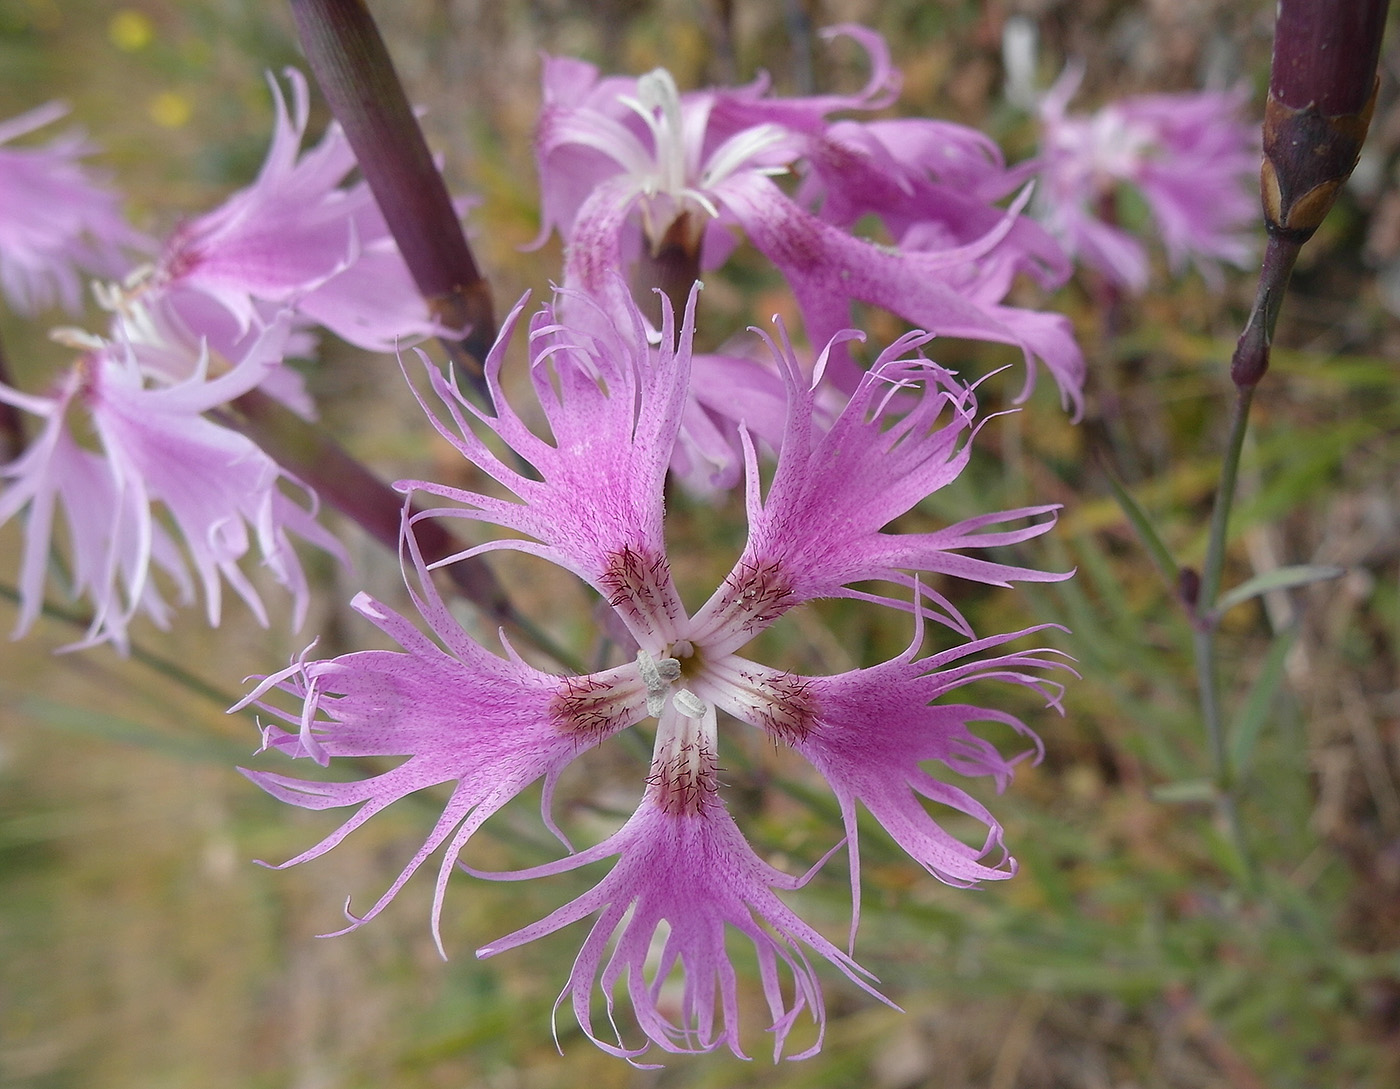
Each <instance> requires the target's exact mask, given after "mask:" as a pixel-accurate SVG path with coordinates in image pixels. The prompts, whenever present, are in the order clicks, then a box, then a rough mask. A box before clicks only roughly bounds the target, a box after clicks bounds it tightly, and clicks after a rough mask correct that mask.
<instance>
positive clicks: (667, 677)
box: [637, 650, 681, 718]
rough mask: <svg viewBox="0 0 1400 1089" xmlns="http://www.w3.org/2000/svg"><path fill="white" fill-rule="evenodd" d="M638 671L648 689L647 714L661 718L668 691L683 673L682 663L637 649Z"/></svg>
mask: <svg viewBox="0 0 1400 1089" xmlns="http://www.w3.org/2000/svg"><path fill="white" fill-rule="evenodd" d="M637 672H639V673H640V674H641V675H642V684H643V685H644V686H645V687H646V690H647V714H649V715H651V716H652V717H653V718H659V717H660V715H661V712H662V711H664V710H665V709H666V693H667V691H668V690H669V689H670V687H671V682H672V681H674V680H675V679H676V678H678V677H679V676H680V675H681V664H680V662H678V661H676V660H675V659H674V658H662V659H660V660H657V659H656V658H653V657H652V656H651V655H650V654H648V653H647V652H646V651H644V650H639V651H637Z"/></svg>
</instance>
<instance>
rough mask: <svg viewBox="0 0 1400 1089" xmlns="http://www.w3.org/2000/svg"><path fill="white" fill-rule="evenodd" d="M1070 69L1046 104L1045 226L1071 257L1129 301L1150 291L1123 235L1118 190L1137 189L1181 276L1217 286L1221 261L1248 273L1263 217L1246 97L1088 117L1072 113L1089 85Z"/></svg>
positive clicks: (1113, 106)
mask: <svg viewBox="0 0 1400 1089" xmlns="http://www.w3.org/2000/svg"><path fill="white" fill-rule="evenodd" d="M1083 75H1084V70H1083V68H1082V66H1071V67H1069V68H1067V69H1065V72H1064V74H1063V75H1061V76H1060V78H1059V80H1058V81H1056V83H1055V85H1054V86H1053V87H1052V88H1051V89H1050V91H1049V92H1048V93H1047V94H1046V95H1045V97H1044V98H1043V99H1042V100H1041V103H1040V122H1041V155H1040V164H1041V165H1040V173H1041V178H1042V182H1043V188H1042V190H1041V193H1040V197H1039V201H1038V206H1039V209H1040V215H1041V218H1042V219H1043V220H1044V222H1045V224H1046V226H1047V227H1048V228H1049V229H1050V230H1051V231H1052V232H1053V233H1054V234H1055V235H1056V237H1058V238H1059V239H1060V240H1061V242H1062V243H1063V244H1064V245H1065V247H1066V248H1067V249H1068V250H1069V252H1070V253H1071V254H1072V255H1074V256H1076V257H1078V259H1079V260H1080V261H1082V262H1083V263H1084V264H1085V265H1087V266H1089V267H1090V268H1093V269H1095V270H1096V271H1098V272H1099V273H1101V274H1102V275H1103V276H1105V277H1106V278H1108V279H1109V280H1110V281H1112V282H1113V283H1116V284H1118V285H1119V286H1121V287H1123V288H1126V289H1127V290H1129V291H1134V292H1141V291H1143V290H1145V289H1146V287H1147V279H1148V263H1147V251H1146V250H1145V249H1144V248H1143V245H1142V243H1141V242H1139V241H1138V239H1137V238H1135V237H1134V236H1133V235H1132V234H1131V233H1129V232H1128V231H1127V230H1124V229H1123V228H1122V227H1120V226H1119V225H1118V222H1117V216H1116V212H1112V211H1111V212H1110V213H1109V215H1108V216H1105V215H1104V209H1105V207H1107V208H1109V209H1113V208H1114V207H1115V206H1114V201H1115V199H1116V195H1117V193H1118V190H1119V188H1120V186H1126V187H1128V188H1130V189H1132V190H1134V191H1136V192H1137V193H1138V194H1139V195H1140V197H1141V198H1142V200H1143V202H1144V203H1145V204H1146V206H1147V210H1148V212H1149V214H1150V215H1151V217H1152V221H1153V222H1152V228H1153V229H1154V231H1155V233H1156V234H1157V235H1158V237H1160V239H1161V241H1162V244H1163V246H1164V247H1165V248H1166V251H1167V259H1168V261H1169V262H1170V264H1171V267H1172V270H1173V271H1174V272H1180V271H1181V270H1182V269H1183V268H1184V267H1185V265H1186V262H1187V261H1188V260H1192V261H1194V262H1195V264H1196V266H1197V267H1198V268H1199V269H1200V270H1201V272H1202V274H1203V275H1204V276H1205V277H1206V278H1207V280H1208V281H1210V282H1212V283H1218V282H1219V280H1220V268H1219V264H1220V262H1224V263H1226V264H1231V265H1244V264H1246V263H1248V261H1249V259H1250V256H1251V255H1252V252H1253V243H1252V240H1251V237H1250V234H1249V232H1250V231H1251V229H1252V228H1253V227H1255V226H1256V224H1257V222H1258V219H1259V214H1260V213H1259V197H1258V192H1257V189H1258V181H1257V179H1258V175H1259V154H1260V152H1259V130H1258V126H1257V125H1254V124H1251V123H1248V122H1245V121H1243V120H1241V119H1240V112H1241V109H1242V108H1243V106H1244V103H1245V99H1246V97H1247V96H1246V92H1245V90H1244V89H1243V88H1240V89H1237V90H1235V91H1228V92H1221V91H1207V92H1201V93H1198V94H1176V95H1139V96H1134V97H1128V98H1122V99H1118V100H1117V101H1115V102H1111V103H1109V104H1108V105H1107V106H1104V107H1103V108H1102V109H1100V110H1098V111H1097V112H1096V113H1094V114H1091V115H1087V116H1084V115H1078V116H1076V115H1070V114H1067V113H1066V112H1065V110H1066V107H1067V106H1068V105H1069V100H1070V99H1071V98H1072V97H1073V96H1074V93H1075V91H1076V90H1077V89H1078V87H1079V83H1080V80H1081V79H1082V78H1083Z"/></svg>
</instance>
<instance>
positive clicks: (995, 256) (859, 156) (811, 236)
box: [536, 27, 1084, 422]
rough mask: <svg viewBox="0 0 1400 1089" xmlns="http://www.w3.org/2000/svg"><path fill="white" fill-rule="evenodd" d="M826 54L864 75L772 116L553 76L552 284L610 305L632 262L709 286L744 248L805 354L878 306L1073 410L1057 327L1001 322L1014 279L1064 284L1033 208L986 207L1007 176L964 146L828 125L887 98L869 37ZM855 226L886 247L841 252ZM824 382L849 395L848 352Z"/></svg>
mask: <svg viewBox="0 0 1400 1089" xmlns="http://www.w3.org/2000/svg"><path fill="white" fill-rule="evenodd" d="M836 34H845V35H849V36H851V37H853V38H854V39H855V40H856V41H857V42H859V44H860V45H861V46H862V47H863V48H864V49H865V50H866V52H867V55H868V56H869V58H870V65H871V70H872V72H871V76H870V79H869V81H868V83H867V85H866V87H865V88H863V89H862V91H860V92H859V93H857V94H854V95H826V96H817V97H814V98H798V99H782V98H776V97H771V96H769V95H768V94H767V90H768V87H767V84H766V81H763V80H760V81H759V82H757V83H755V84H753V85H751V86H748V87H741V88H737V89H715V90H706V91H696V92H689V93H686V94H682V93H681V92H680V91H679V90H678V89H677V87H676V83H675V80H674V79H673V78H672V76H671V75H670V73H668V72H666V71H665V70H664V69H657V70H656V71H653V72H651V73H648V74H647V75H644V76H642V77H640V78H639V79H636V80H620V79H600V78H599V77H598V74H597V72H596V71H595V70H593V69H591V68H590V67H589V66H587V65H584V64H582V63H581V62H578V61H574V60H562V59H547V60H546V65H545V73H544V85H545V92H544V98H545V106H544V110H543V113H542V116H541V120H540V124H539V131H538V133H537V136H536V156H537V159H538V162H539V168H540V176H541V189H542V198H541V200H542V205H543V221H544V230H545V231H546V232H547V231H548V230H549V229H550V228H551V227H555V228H557V229H558V230H559V232H560V234H561V235H562V236H563V238H564V240H565V242H566V244H567V253H566V271H565V282H566V284H567V285H569V286H573V287H579V288H583V289H585V290H587V291H589V292H592V293H594V294H595V295H598V296H600V297H605V298H612V299H615V297H616V296H618V295H620V294H622V293H624V292H625V288H624V287H622V281H621V280H619V279H618V276H617V273H618V270H619V269H625V268H627V267H629V266H630V265H632V264H634V263H635V262H636V261H637V259H638V257H639V256H640V254H641V253H642V252H643V251H644V250H647V249H650V250H652V251H656V250H658V249H660V248H663V247H666V246H679V247H680V248H681V249H684V250H686V251H688V252H689V253H690V254H691V255H692V256H693V258H694V260H695V263H696V267H697V268H713V267H718V266H719V265H721V264H723V262H724V261H725V260H726V259H727V258H728V256H729V254H730V253H731V252H732V251H733V249H734V246H735V244H736V243H737V242H738V241H739V239H740V238H746V239H747V240H748V241H750V242H752V243H753V245H754V246H755V248H757V249H758V251H759V252H760V253H762V254H763V256H764V257H766V258H768V259H769V260H770V261H771V262H772V263H773V265H774V266H775V267H776V269H777V271H778V272H779V273H780V274H781V275H782V276H783V277H784V278H785V279H786V280H787V282H788V285H789V286H790V287H791V289H792V292H793V295H794V296H795V299H796V302H797V305H798V308H799V309H800V311H801V313H802V318H803V323H804V326H805V328H806V332H807V335H808V339H809V341H810V342H811V343H812V344H813V345H815V346H817V347H820V346H822V345H825V344H827V343H828V342H829V341H830V340H831V338H832V337H833V336H834V335H835V334H836V333H838V332H839V331H840V330H842V329H844V328H845V327H846V326H847V325H849V324H850V320H851V311H852V307H853V305H854V304H855V303H857V302H859V303H867V304H872V305H875V306H879V307H881V308H883V309H885V310H888V311H890V312H892V313H894V314H896V315H898V316H900V317H901V318H904V319H905V320H907V321H909V322H911V323H913V324H915V325H918V326H919V327H921V328H923V329H926V330H928V331H930V332H933V333H937V334H939V335H942V336H955V337H965V338H969V339H974V340H982V341H991V342H995V343H1002V344H1009V345H1013V346H1015V347H1018V348H1020V349H1021V350H1022V352H1023V353H1024V355H1025V358H1026V361H1027V364H1028V365H1029V366H1030V367H1031V370H1030V372H1029V374H1028V379H1027V389H1028V388H1029V385H1030V383H1031V380H1032V378H1033V375H1034V373H1035V367H1036V365H1037V364H1039V365H1043V366H1044V367H1045V368H1046V369H1047V370H1048V371H1049V372H1050V373H1051V375H1052V376H1053V377H1054V380H1055V382H1056V383H1057V385H1058V386H1059V388H1060V392H1061V396H1062V398H1063V400H1064V401H1065V403H1066V404H1067V405H1073V406H1075V407H1076V408H1077V407H1078V406H1079V404H1080V401H1081V397H1082V388H1081V387H1082V385H1083V379H1084V361H1083V356H1082V354H1081V353H1080V351H1079V349H1078V347H1077V346H1076V344H1075V342H1074V338H1073V334H1072V330H1071V328H1070V326H1069V323H1068V321H1067V320H1066V319H1065V318H1064V317H1063V316H1061V315H1057V314H1050V313H1043V312H1038V311H1032V310H1024V309H1020V308H1017V307H1011V306H1007V305H1005V304H1004V303H1005V298H1006V295H1007V293H1008V291H1009V290H1010V288H1011V284H1012V281H1013V279H1014V278H1015V276H1016V275H1017V274H1018V273H1025V274H1028V275H1030V276H1031V277H1033V278H1035V279H1037V280H1038V281H1039V282H1041V283H1042V284H1043V285H1045V286H1056V285H1058V284H1059V283H1060V282H1062V281H1063V279H1064V278H1065V277H1066V276H1067V275H1068V272H1069V267H1068V265H1067V264H1066V262H1065V260H1064V257H1063V254H1062V253H1061V251H1060V249H1059V248H1058V247H1057V246H1056V245H1055V244H1054V243H1053V242H1052V240H1051V239H1050V238H1049V237H1048V236H1047V235H1046V234H1045V233H1044V231H1043V230H1042V229H1041V228H1040V227H1039V226H1037V225H1036V224H1035V223H1034V222H1031V221H1030V220H1029V219H1027V218H1026V217H1024V216H1022V215H1021V214H1020V212H1021V209H1022V206H1023V205H1024V202H1025V200H1026V199H1027V197H1028V194H1023V195H1021V197H1020V198H1019V200H1018V201H1016V202H1014V203H1013V204H1012V205H1011V207H1009V208H1002V207H999V206H998V205H997V203H996V202H997V201H999V200H1001V199H1003V198H1005V197H1008V196H1009V195H1010V194H1011V191H1012V190H1013V189H1014V188H1015V182H1016V178H1017V176H1018V175H1016V174H1013V173H1012V172H1010V171H1008V170H1007V168H1006V166H1005V163H1004V162H1003V161H1002V158H1001V155H1000V153H999V152H997V151H996V150H995V148H994V147H993V146H992V145H991V144H990V142H989V141H987V140H986V139H985V138H984V137H981V136H980V135H979V134H977V133H974V132H972V131H971V130H968V129H964V128H962V127H960V126H956V125H952V124H949V123H946V122H935V121H924V120H916V119H909V120H905V121H902V122H856V121H849V120H847V121H833V120H831V119H830V115H831V114H833V113H836V112H838V111H850V110H858V111H870V110H873V109H876V108H879V107H882V106H885V105H888V104H889V103H890V102H891V101H892V100H893V98H894V94H895V91H896V88H897V86H898V73H897V72H896V71H895V70H894V69H893V68H892V67H891V65H890V61H889V54H888V50H887V49H886V47H885V43H884V41H883V39H881V38H880V37H879V35H877V34H875V33H873V32H871V31H868V30H865V29H863V28H860V27H838V28H834V29H833V30H831V31H830V32H829V33H828V36H832V35H836ZM789 172H794V173H799V174H800V175H801V177H802V179H803V180H802V182H801V184H800V185H799V186H798V187H797V191H796V193H795V194H794V195H789V194H788V193H787V192H785V191H784V189H783V188H782V187H780V186H779V185H778V184H777V183H776V181H775V175H781V174H787V173H789ZM867 214H872V215H874V216H877V217H879V218H880V219H881V220H882V221H883V226H884V228H885V230H886V232H887V233H888V235H889V237H890V238H891V239H892V240H893V245H887V244H884V242H885V240H884V239H881V238H866V237H862V236H859V235H857V234H855V233H853V229H854V228H855V226H856V223H857V220H859V219H861V218H862V217H863V216H865V215H867ZM570 317H571V319H573V315H572V314H571V315H570ZM828 370H829V373H828V375H827V377H828V379H829V380H830V381H831V382H833V383H834V384H835V385H836V386H837V387H838V388H840V389H841V390H843V391H844V392H847V393H849V392H850V391H852V390H853V389H854V388H855V386H856V384H857V383H858V382H859V375H860V369H859V368H858V367H857V366H856V365H855V364H854V363H853V362H852V361H851V360H850V359H848V358H847V357H846V354H845V351H844V349H842V348H837V349H836V350H835V351H834V352H833V353H832V356H831V361H830V366H829V369H828ZM736 422H737V421H736Z"/></svg>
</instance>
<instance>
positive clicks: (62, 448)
mask: <svg viewBox="0 0 1400 1089" xmlns="http://www.w3.org/2000/svg"><path fill="white" fill-rule="evenodd" d="M287 334H288V322H287V320H286V318H285V317H283V318H282V319H279V320H276V321H274V322H273V323H272V324H271V325H269V326H268V328H266V329H265V330H263V331H262V333H261V334H260V335H259V336H258V337H257V338H256V339H255V340H254V341H253V342H252V343H251V344H250V345H249V347H248V350H247V352H246V354H245V355H243V356H242V357H241V358H239V359H237V360H233V361H226V362H227V363H228V369H227V370H225V371H224V373H221V374H217V375H211V374H210V373H209V365H210V357H209V355H208V353H207V352H206V353H204V354H202V355H200V356H199V357H197V358H195V359H192V360H190V361H188V363H187V364H186V366H185V368H183V369H185V370H186V372H187V373H185V374H184V375H183V376H182V377H181V378H179V380H176V381H173V382H172V381H171V380H170V379H169V377H168V376H167V375H166V374H165V373H164V372H163V368H164V366H165V365H167V364H168V360H166V359H165V358H164V357H162V356H160V355H159V354H157V356H156V358H157V359H158V360H159V363H158V364H157V365H155V366H152V365H151V362H152V361H151V359H150V358H149V356H150V353H151V346H150V345H138V344H133V343H130V342H124V341H104V340H100V339H96V338H91V339H89V340H87V342H86V351H85V352H84V354H83V355H82V356H81V358H80V359H79V360H78V362H77V363H76V364H75V365H74V366H73V368H72V369H71V370H70V371H69V372H68V373H67V374H66V375H65V376H63V377H62V378H61V379H60V380H59V383H58V388H57V390H56V392H55V393H54V394H53V395H51V396H35V395H27V394H23V393H20V392H19V391H17V390H13V389H10V388H9V387H6V386H3V385H0V400H3V401H5V402H7V403H9V404H13V405H15V406H17V407H19V408H21V409H24V410H25V411H27V412H31V413H33V414H35V415H38V416H41V417H43V419H44V425H43V429H42V431H41V433H40V434H39V436H38V437H37V438H36V439H35V440H34V442H33V443H32V444H31V445H30V447H29V448H28V449H27V450H26V451H25V452H24V454H22V455H21V456H20V457H19V458H17V459H16V460H15V461H12V462H10V463H8V464H6V465H4V466H0V479H4V480H5V481H6V484H5V486H4V488H3V490H0V523H3V522H5V521H7V520H8V519H9V518H10V517H12V516H13V515H15V514H16V513H18V512H19V511H20V510H21V509H24V508H28V512H29V518H28V524H27V526H26V529H25V550H24V557H23V560H22V562H21V575H20V584H19V591H20V601H21V605H20V618H19V625H18V628H17V631H16V634H17V635H18V634H23V633H24V631H26V630H27V629H28V628H29V626H30V625H31V624H32V623H33V621H34V619H35V618H36V617H37V615H38V612H39V608H40V605H41V603H42V600H43V583H44V572H45V569H46V566H47V560H48V556H49V551H50V549H51V547H52V540H51V538H52V535H53V528H54V526H53V523H54V515H55V513H56V512H57V511H58V510H60V509H61V510H62V513H63V516H64V520H65V521H66V523H67V529H68V537H69V539H70V541H71V542H72V570H73V581H72V586H71V587H70V590H71V592H72V594H73V596H75V597H79V596H81V597H84V598H86V599H87V600H88V603H89V604H90V605H91V607H92V611H93V619H92V622H91V625H90V627H89V630H88V633H87V635H86V637H85V638H84V639H83V640H82V641H81V642H80V643H79V644H78V645H80V646H85V645H90V644H93V643H99V642H110V643H112V644H113V645H114V646H116V647H117V648H118V649H119V650H125V649H126V648H127V645H128V633H127V629H128V626H129V624H130V622H131V620H132V618H133V617H134V616H135V615H136V613H138V612H144V613H146V614H147V615H149V616H150V617H151V619H153V620H154V621H156V622H157V623H158V624H160V625H161V626H164V624H165V622H166V620H167V618H168V615H169V610H168V607H167V605H166V604H165V602H164V600H163V597H162V595H161V591H160V589H159V588H158V587H157V586H156V584H155V582H154V580H153V570H152V568H153V565H154V567H155V568H157V569H160V570H162V571H163V572H164V573H165V574H166V575H168V576H170V577H171V578H172V579H173V580H174V584H175V589H176V590H177V592H178V594H179V597H180V599H181V600H182V601H188V600H189V599H190V598H191V597H192V596H193V593H192V592H193V587H194V584H195V582H196V581H197V582H198V584H199V585H200V587H201V588H202V591H203V597H204V601H205V607H206V612H207V614H208V619H209V623H210V624H213V625H217V624H218V623H219V620H220V615H221V610H222V604H221V602H222V586H223V584H224V583H227V584H228V585H229V586H230V587H232V588H233V590H234V591H235V592H236V593H237V594H238V595H239V597H241V598H242V599H243V600H244V601H245V602H246V603H247V605H248V607H249V608H250V609H251V610H252V611H253V614H254V616H256V617H257V619H258V620H259V622H261V623H262V624H264V625H266V624H267V622H268V617H267V612H266V609H265V608H264V605H263V602H262V598H261V595H260V594H259V593H258V591H257V589H256V588H255V587H254V585H253V584H252V582H251V581H250V580H249V579H248V576H247V574H246V573H245V572H244V571H243V569H242V567H241V566H240V565H241V563H242V561H244V560H245V559H246V557H247V556H249V555H250V554H256V555H257V556H258V557H259V558H260V560H261V562H262V564H263V565H264V566H265V567H266V568H267V569H268V570H269V572H270V573H271V574H272V575H273V577H274V578H275V579H276V580H277V581H278V582H279V583H281V584H282V585H283V586H285V587H286V588H287V590H288V591H289V592H290V593H291V595H292V601H293V609H294V613H295V620H294V622H295V625H296V626H300V624H301V621H302V618H303V617H304V616H305V613H306V609H307V607H308V604H309V600H310V599H309V593H308V588H307V584H306V578H305V575H304V573H303V571H302V568H301V563H300V561H299V560H298V559H297V556H296V553H295V551H294V549H293V547H292V544H291V541H290V539H289V537H288V533H289V532H290V533H294V534H296V535H297V536H299V537H301V538H303V539H305V540H308V541H310V542H312V543H314V544H316V545H318V546H319V547H321V548H324V549H326V550H327V551H329V552H331V553H332V554H334V555H337V556H342V558H343V553H342V550H341V548H340V546H339V544H338V543H337V542H336V540H335V538H334V537H332V536H331V534H330V533H328V532H327V531H326V530H325V529H324V528H323V527H321V526H320V525H319V524H318V523H317V522H316V520H315V500H314V497H304V496H299V495H298V490H299V488H298V485H297V484H296V482H295V481H293V480H291V479H290V478H289V477H288V476H287V474H286V473H285V472H283V470H282V469H281V468H279V466H278V465H277V464H276V463H275V462H274V461H273V460H272V459H271V458H270V457H268V456H267V454H265V453H264V452H263V451H262V450H260V449H259V448H258V447H257V446H256V445H255V444H254V443H253V442H252V440H250V439H248V438H247V437H245V436H243V435H241V434H239V433H237V432H235V431H232V430H230V429H229V428H227V427H224V426H223V425H221V424H219V423H216V422H215V421H213V420H212V419H209V418H207V417H206V416H205V415H204V413H206V412H209V411H210V410H212V409H216V408H219V407H221V406H223V405H225V404H227V403H228V402H229V401H231V400H233V399H234V398H236V397H238V396H240V395H241V394H243V393H246V392H247V391H248V390H250V389H252V388H253V387H255V386H257V385H258V384H259V383H261V382H262V381H263V380H264V379H265V377H266V376H267V374H268V373H269V371H271V370H272V369H274V368H275V367H277V366H278V365H279V364H280V362H281V359H282V351H283V345H284V342H285V340H286V337H287ZM75 414H76V415H78V416H79V417H84V418H85V419H84V421H83V424H82V425H81V426H82V427H83V429H84V430H86V431H88V432H90V433H91V434H92V435H93V436H94V438H95V440H96V448H95V449H86V448H84V447H82V446H80V445H79V442H78V440H77V439H76V438H75V437H74V430H73V423H74V420H73V419H72V417H73V416H74V415H75ZM286 488H290V489H291V490H290V491H288V490H284V489H286ZM300 490H302V491H304V489H300ZM161 512H163V513H164V515H166V516H168V524H169V526H170V527H172V528H173V529H174V531H175V533H174V534H172V533H171V532H170V531H169V530H168V529H167V528H166V521H165V519H164V518H162V516H161ZM177 535H178V538H179V540H180V541H181V542H182V545H183V551H182V549H181V548H180V547H177V545H176V536H177Z"/></svg>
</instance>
